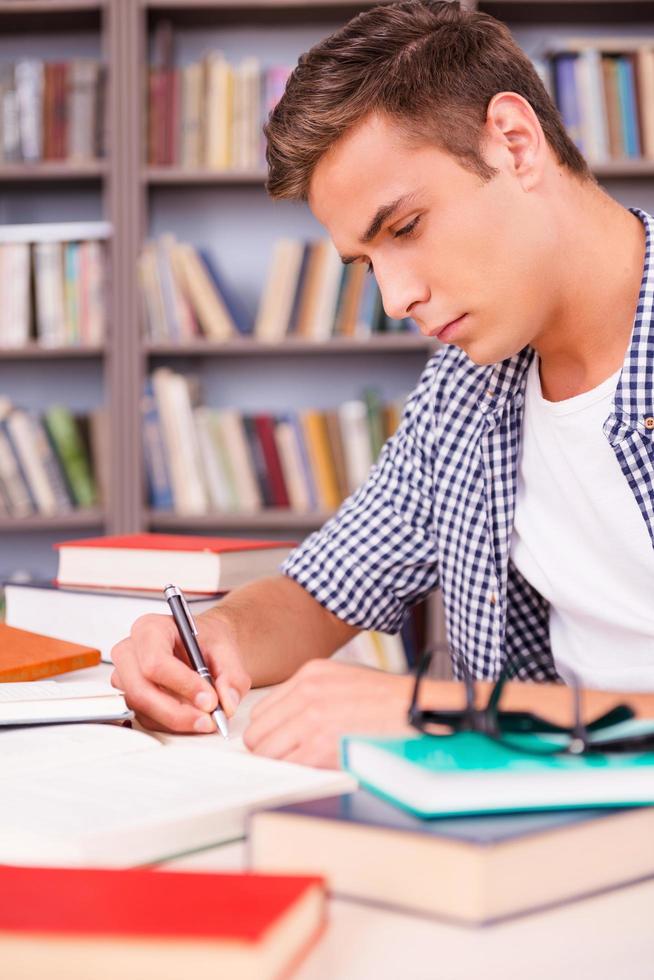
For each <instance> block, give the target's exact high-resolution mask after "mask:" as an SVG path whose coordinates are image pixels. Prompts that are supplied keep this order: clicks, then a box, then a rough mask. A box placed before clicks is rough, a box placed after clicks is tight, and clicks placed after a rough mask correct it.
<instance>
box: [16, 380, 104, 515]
mask: <svg viewBox="0 0 654 980" xmlns="http://www.w3.org/2000/svg"><path fill="white" fill-rule="evenodd" d="M104 438H105V434H104V420H103V414H102V413H101V412H95V413H92V414H91V415H90V416H84V417H75V416H73V414H72V413H71V411H70V410H69V409H68V408H66V407H64V406H62V405H53V406H52V407H51V408H49V409H48V410H47V411H46V412H45V413H44V414H43V415H42V416H39V415H37V414H36V413H34V412H30V411H27V410H25V409H22V408H16V407H14V406H13V405H12V404H11V402H10V401H9V399H8V398H4V397H1V396H0V516H4V517H13V518H21V517H29V516H30V515H32V514H41V515H44V516H53V515H55V514H64V513H68V512H70V511H72V510H73V509H74V508H77V507H92V506H94V505H95V504H97V503H98V501H99V499H100V497H101V494H100V492H99V490H98V482H97V480H96V477H95V473H94V462H93V461H94V460H96V459H98V458H99V455H100V453H101V449H100V446H99V443H100V442H101V441H102V440H103V439H104Z"/></svg>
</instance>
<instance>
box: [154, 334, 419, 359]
mask: <svg viewBox="0 0 654 980" xmlns="http://www.w3.org/2000/svg"><path fill="white" fill-rule="evenodd" d="M436 347H437V343H436V341H434V340H430V339H429V338H427V337H422V336H416V335H415V334H410V335H409V336H404V335H392V334H391V335H388V336H384V335H383V334H382V335H380V336H378V337H373V338H370V339H366V338H349V337H335V338H333V339H332V340H328V341H324V342H317V341H315V340H305V339H303V338H301V337H298V338H294V337H289V338H288V339H287V340H284V341H283V342H282V343H279V344H265V343H261V342H259V341H256V340H248V339H245V338H244V339H242V340H241V339H236V340H230V341H227V342H226V343H224V344H222V343H210V342H208V341H198V342H197V343H194V344H184V345H181V344H150V345H148V346H147V347H146V348H145V350H146V353H147V354H148V356H150V357H203V356H207V355H219V356H221V357H224V356H227V357H229V356H236V357H243V356H248V355H250V356H255V357H256V356H259V357H261V356H262V355H263V354H265V355H266V356H268V355H273V356H275V355H276V356H279V357H285V356H286V355H287V354H353V353H370V352H372V351H389V352H390V351H392V352H394V353H401V352H402V351H409V352H415V351H418V352H421V351H427V352H428V351H430V350H436Z"/></svg>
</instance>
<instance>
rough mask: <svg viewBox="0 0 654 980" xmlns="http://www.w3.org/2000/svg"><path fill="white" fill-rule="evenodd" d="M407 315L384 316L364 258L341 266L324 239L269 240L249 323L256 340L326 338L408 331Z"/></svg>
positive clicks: (375, 286)
mask: <svg viewBox="0 0 654 980" xmlns="http://www.w3.org/2000/svg"><path fill="white" fill-rule="evenodd" d="M412 330H413V326H412V322H411V321H410V320H394V319H391V318H390V317H388V316H386V314H385V313H384V310H383V307H382V298H381V293H380V291H379V287H378V286H377V282H376V280H375V278H374V276H372V275H368V274H367V268H366V266H365V264H364V263H362V262H357V263H352V264H351V265H347V266H344V265H343V263H342V261H341V258H340V256H339V255H338V252H337V251H336V249H335V248H334V246H333V245H332V243H331V242H330V241H329V240H328V239H323V240H320V241H313V242H303V241H298V240H296V239H290V238H283V239H280V240H279V241H277V242H276V243H275V246H274V248H273V254H272V261H271V263H270V268H269V272H268V278H267V280H266V284H265V286H264V290H263V293H262V296H261V302H260V304H259V310H258V313H257V319H256V323H255V326H254V335H255V337H256V338H257V339H258V340H261V341H265V342H267V343H277V342H279V341H282V340H284V339H285V338H287V337H304V338H306V339H308V340H316V341H326V340H330V339H331V338H332V337H369V336H370V335H371V334H375V333H381V332H389V331H395V332H398V331H399V332H407V331H412Z"/></svg>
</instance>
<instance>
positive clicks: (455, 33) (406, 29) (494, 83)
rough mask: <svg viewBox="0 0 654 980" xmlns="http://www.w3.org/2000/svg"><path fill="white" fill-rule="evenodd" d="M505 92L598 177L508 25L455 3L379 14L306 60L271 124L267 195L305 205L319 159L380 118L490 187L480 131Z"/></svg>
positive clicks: (364, 16)
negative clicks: (444, 154) (516, 97)
mask: <svg viewBox="0 0 654 980" xmlns="http://www.w3.org/2000/svg"><path fill="white" fill-rule="evenodd" d="M498 92H517V93H518V94H519V95H522V96H523V97H524V98H525V99H526V100H527V101H528V102H529V103H530V105H531V106H532V108H533V110H534V112H535V113H536V115H537V116H538V119H539V121H540V124H541V126H542V128H543V132H544V134H545V138H546V139H547V142H548V143H549V145H550V146H551V148H552V150H553V151H554V153H555V155H556V157H557V159H558V161H559V162H560V163H561V164H563V165H564V166H566V167H568V169H569V170H570V171H572V172H573V173H575V174H577V175H579V176H580V177H582V178H589V179H592V178H591V174H590V171H589V169H588V165H587V163H586V161H585V160H584V158H583V156H582V155H581V153H580V152H579V150H578V149H577V147H576V146H575V145H574V143H573V142H572V140H571V139H570V137H569V136H568V134H567V133H566V131H565V128H564V126H563V123H562V121H561V117H560V115H559V113H558V110H557V109H556V107H555V106H554V104H553V103H552V100H551V99H550V97H549V95H548V93H547V91H546V89H545V86H544V85H543V83H542V81H541V79H540V78H539V76H538V74H537V72H536V70H535V69H534V67H533V65H532V63H531V62H530V60H529V58H528V57H527V56H526V55H525V53H524V52H523V51H522V50H521V49H520V48H519V47H518V45H517V44H516V42H515V41H514V40H513V38H512V36H511V33H510V32H509V30H508V28H507V27H505V25H504V24H502V23H500V21H498V20H496V19H495V18H494V17H490V16H489V15H488V14H482V13H477V12H475V11H471V10H466V9H465V8H462V7H461V4H460V3H458V2H448V0H404V2H401V3H392V4H384V5H381V6H377V7H373V8H372V9H370V10H367V11H365V12H364V13H361V14H359V15H358V16H357V17H354V18H353V19H352V20H351V21H350V22H349V23H348V24H346V25H345V26H344V27H342V28H341V29H340V30H338V31H336V32H335V33H334V34H332V35H330V36H329V37H327V38H325V40H324V41H321V42H320V43H319V44H316V45H315V46H314V47H313V48H311V50H310V51H308V52H307V53H306V54H303V55H302V56H301V58H300V60H299V62H298V65H297V67H296V68H295V70H294V72H293V73H292V75H291V77H290V78H289V80H288V83H287V85H286V91H285V92H284V95H283V96H282V98H281V100H280V101H279V103H278V104H277V106H276V108H275V109H274V110H273V112H272V113H271V115H270V118H269V120H268V122H267V124H266V126H265V127H264V132H265V134H266V138H267V141H268V142H267V151H266V156H267V160H268V181H267V185H266V187H267V190H268V193H269V194H270V195H271V197H273V198H288V199H291V200H306V199H307V196H308V192H309V184H310V181H311V177H312V175H313V171H314V169H315V167H316V165H317V163H318V161H319V160H320V158H321V157H322V156H323V154H324V153H326V152H327V150H329V148H330V147H331V146H333V144H334V143H335V142H336V141H337V140H338V139H339V138H340V137H341V136H343V135H344V134H345V133H346V132H347V131H348V130H350V129H351V128H352V127H353V126H355V125H356V124H357V123H359V122H360V121H361V120H363V119H364V118H365V117H366V116H367V115H369V114H370V113H371V112H378V113H381V114H383V115H385V116H386V117H387V118H389V119H391V120H392V121H394V122H395V123H396V124H397V125H399V127H400V130H401V131H402V133H403V134H404V136H405V137H406V139H407V140H408V142H409V143H411V144H418V145H419V144H424V143H433V144H434V145H436V146H438V147H439V148H440V149H442V150H444V151H446V152H448V153H450V154H452V156H454V157H455V158H456V159H457V160H458V161H459V162H460V163H461V164H462V165H463V166H465V167H467V168H468V169H470V170H472V171H473V172H475V173H477V174H478V175H479V176H480V177H481V178H482V180H490V178H491V177H493V176H494V174H495V170H494V169H493V168H492V167H490V166H489V165H488V164H487V163H486V162H485V161H484V159H483V157H482V155H481V148H480V145H481V131H482V127H483V124H484V122H485V120H486V111H487V108H488V104H489V102H490V100H491V99H492V98H493V96H494V95H496V94H497V93H498Z"/></svg>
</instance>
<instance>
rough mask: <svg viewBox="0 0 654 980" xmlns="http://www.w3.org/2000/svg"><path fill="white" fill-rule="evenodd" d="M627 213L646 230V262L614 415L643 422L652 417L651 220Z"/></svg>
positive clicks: (653, 313)
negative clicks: (634, 217)
mask: <svg viewBox="0 0 654 980" xmlns="http://www.w3.org/2000/svg"><path fill="white" fill-rule="evenodd" d="M629 210H630V211H631V213H632V214H635V215H636V217H637V218H639V219H640V221H642V223H643V225H644V228H645V262H644V266H643V277H642V279H641V283H640V293H639V295H638V305H637V307H636V315H635V317H634V325H633V328H632V332H631V339H630V341H629V346H628V348H627V353H626V355H625V359H624V362H623V365H622V372H621V374H620V378H619V381H618V384H617V387H616V390H615V413H616V415H622V416H625V417H628V418H629V419H630V420H631V421H632V422H638V421H641V422H642V421H643V419H644V418H647V417H649V416H652V415H654V390H653V388H654V329H652V319H653V316H654V220H653V219H652V217H651V215H649V214H647V212H646V211H641V210H640V208H629Z"/></svg>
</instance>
